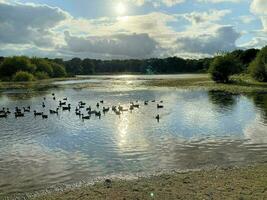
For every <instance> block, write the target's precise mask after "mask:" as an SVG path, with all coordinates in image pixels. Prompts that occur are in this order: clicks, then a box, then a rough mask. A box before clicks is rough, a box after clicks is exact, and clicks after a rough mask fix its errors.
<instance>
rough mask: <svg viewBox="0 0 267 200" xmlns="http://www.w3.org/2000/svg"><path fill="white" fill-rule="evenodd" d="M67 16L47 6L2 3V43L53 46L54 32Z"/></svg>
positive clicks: (0, 37) (0, 23)
mask: <svg viewBox="0 0 267 200" xmlns="http://www.w3.org/2000/svg"><path fill="white" fill-rule="evenodd" d="M66 18H67V14H66V13H64V12H63V11H62V10H60V9H58V8H52V7H49V6H46V5H28V4H19V3H16V4H7V3H0V43H4V44H5V43H6V44H35V45H37V46H51V45H53V41H52V36H53V34H52V32H51V31H50V30H51V28H53V27H55V26H56V25H57V24H58V23H59V22H60V21H62V20H64V19H66Z"/></svg>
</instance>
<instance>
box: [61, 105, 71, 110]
mask: <svg viewBox="0 0 267 200" xmlns="http://www.w3.org/2000/svg"><path fill="white" fill-rule="evenodd" d="M70 109H71V107H70V104H68V106H67V107H62V110H68V111H70Z"/></svg>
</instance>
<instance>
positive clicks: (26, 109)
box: [23, 107, 31, 112]
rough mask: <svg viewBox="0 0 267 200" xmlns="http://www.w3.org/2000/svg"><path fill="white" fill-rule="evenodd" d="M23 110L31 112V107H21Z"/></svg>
mask: <svg viewBox="0 0 267 200" xmlns="http://www.w3.org/2000/svg"><path fill="white" fill-rule="evenodd" d="M23 111H24V112H31V109H30V108H25V107H23Z"/></svg>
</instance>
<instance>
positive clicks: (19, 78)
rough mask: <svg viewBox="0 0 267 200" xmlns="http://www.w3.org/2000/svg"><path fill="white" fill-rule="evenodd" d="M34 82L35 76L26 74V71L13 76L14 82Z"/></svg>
mask: <svg viewBox="0 0 267 200" xmlns="http://www.w3.org/2000/svg"><path fill="white" fill-rule="evenodd" d="M33 80H34V76H33V75H32V74H31V73H29V72H24V71H18V72H16V74H15V75H14V76H13V81H16V82H28V81H33Z"/></svg>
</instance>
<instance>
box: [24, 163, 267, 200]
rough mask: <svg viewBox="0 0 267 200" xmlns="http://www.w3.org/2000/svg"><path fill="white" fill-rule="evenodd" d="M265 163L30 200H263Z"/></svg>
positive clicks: (112, 183)
mask: <svg viewBox="0 0 267 200" xmlns="http://www.w3.org/2000/svg"><path fill="white" fill-rule="evenodd" d="M265 197H267V162H264V163H258V164H253V165H249V166H241V167H236V166H232V167H218V168H213V169H201V170H193V171H185V172H177V171H176V172H172V173H162V174H158V175H152V176H148V177H139V178H138V177H137V178H136V179H131V180H124V179H106V181H99V182H95V183H94V184H89V185H85V186H81V187H76V188H69V189H66V190H63V191H53V192H52V193H47V194H40V195H39V196H32V197H30V198H29V199H32V200H56V199H57V200H61V199H62V200H63V199H85V200H87V199H113V200H116V199H264V198H265Z"/></svg>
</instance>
